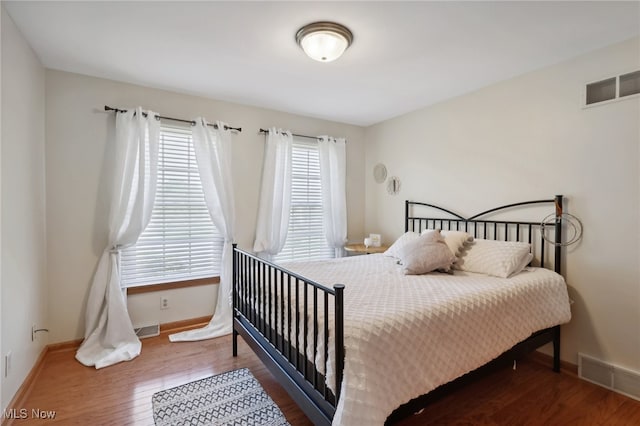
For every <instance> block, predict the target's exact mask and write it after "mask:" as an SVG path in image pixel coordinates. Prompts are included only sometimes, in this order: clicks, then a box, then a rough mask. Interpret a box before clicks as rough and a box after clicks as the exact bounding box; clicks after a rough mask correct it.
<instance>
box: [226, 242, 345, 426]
mask: <svg viewBox="0 0 640 426" xmlns="http://www.w3.org/2000/svg"><path fill="white" fill-rule="evenodd" d="M233 276H234V282H233V292H232V301H233V356H237V338H238V335H242V336H243V338H244V339H245V340H246V341H247V342H248V343H249V345H250V346H252V348H253V349H254V350H256V349H259V350H257V351H256V353H257V354H258V355H259V356H260V357H261V358H262V361H263V362H264V363H265V364H266V365H267V367H269V369H270V370H271V372H272V373H273V374H274V375H275V376H276V377H277V378H278V379H280V378H281V376H283V375H284V376H286V377H289V378H291V379H293V383H286V382H284V381H282V380H281V383H283V385H284V387H285V389H286V390H287V391H288V393H289V394H290V395H291V396H292V398H293V399H294V400H295V401H296V403H297V404H298V405H299V406H300V407H301V408H302V409H303V411H305V412H306V413H307V415H310V414H309V413H311V412H312V411H311V410H309V411H308V410H306V409H305V407H306V406H309V407H316V408H318V407H319V408H320V410H319V413H318V414H317V417H316V418H311V420H312V421H313V422H314V423H315V424H330V423H331V419H332V418H333V414H334V413H335V406H336V405H337V400H338V398H340V386H341V384H342V373H343V369H344V335H343V331H344V310H343V300H344V285H342V284H336V285H334V286H333V289H330V288H327V287H324V286H322V285H320V284H318V283H316V282H314V281H311V280H309V279H308V278H304V277H302V276H300V275H298V274H296V273H293V272H291V271H288V270H287V269H285V268H283V267H281V266H278V265H276V264H274V263H271V262H269V261H266V260H264V259H261V258H259V257H257V256H255V255H253V254H251V253H248V252H246V251H243V250H240V249H238V248H237V247H236V245H235V244H234V246H233ZM331 299H333V301H332V300H331ZM332 302H333V305H334V310H333V324H334V325H333V326H331V327H330V322H331V321H330V320H331V318H330V316H329V315H330V312H329V306H330V303H332ZM320 331H322V341H319V340H318V339H319V336H320ZM331 334H334V337H335V342H334V343H335V363H336V366H335V369H336V370H335V371H336V382H335V389H336V395H334V394H333V392H332V391H331V389H329V387H328V386H327V385H326V383H325V377H324V374H322V372H325V373H326V371H327V364H328V363H329V336H330V335H331ZM319 350H322V351H324V353H323V355H324V364H323V366H322V367H323V369H322V370H320V369H319V366H318V365H316V355H317V354H318V351H319ZM310 352H312V354H313V355H311V356H307V354H309V353H310ZM309 358H310V359H309ZM285 383H286V384H285ZM316 408H314V410H316Z"/></svg>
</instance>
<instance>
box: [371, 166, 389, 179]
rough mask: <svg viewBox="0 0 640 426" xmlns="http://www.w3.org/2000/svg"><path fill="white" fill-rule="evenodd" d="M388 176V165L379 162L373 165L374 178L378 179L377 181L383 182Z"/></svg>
mask: <svg viewBox="0 0 640 426" xmlns="http://www.w3.org/2000/svg"><path fill="white" fill-rule="evenodd" d="M386 178H387V167H386V166H385V165H384V164H382V163H378V164H376V165H375V166H373V179H374V180H375V181H376V183H382V182H384V181H385V179H386Z"/></svg>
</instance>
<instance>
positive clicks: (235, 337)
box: [233, 328, 238, 357]
mask: <svg viewBox="0 0 640 426" xmlns="http://www.w3.org/2000/svg"><path fill="white" fill-rule="evenodd" d="M233 356H234V357H235V356H238V332H237V331H236V329H235V328H234V329H233Z"/></svg>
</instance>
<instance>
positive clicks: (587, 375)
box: [578, 353, 640, 401]
mask: <svg viewBox="0 0 640 426" xmlns="http://www.w3.org/2000/svg"><path fill="white" fill-rule="evenodd" d="M578 376H579V377H580V378H581V379H583V380H586V381H588V382H591V383H595V384H596V385H600V386H602V387H605V388H607V389H610V390H612V391H615V392H618V393H621V394H623V395H626V396H628V397H630V398H633V399H637V400H638V401H640V373H638V372H636V371H631V370H628V369H626V368H622V367H618V366H617V365H613V364H608V363H606V362H604V361H600V360H599V359H596V358H593V357H590V356H589V355H585V354H583V353H578Z"/></svg>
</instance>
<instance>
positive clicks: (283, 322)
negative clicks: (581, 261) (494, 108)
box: [232, 196, 571, 426]
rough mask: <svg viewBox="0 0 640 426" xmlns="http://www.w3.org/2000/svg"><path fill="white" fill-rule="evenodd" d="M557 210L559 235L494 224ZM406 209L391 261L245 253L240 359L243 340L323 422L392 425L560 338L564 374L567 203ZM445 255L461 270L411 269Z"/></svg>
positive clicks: (236, 320)
mask: <svg viewBox="0 0 640 426" xmlns="http://www.w3.org/2000/svg"><path fill="white" fill-rule="evenodd" d="M549 204H551V205H553V207H554V209H555V220H554V222H553V226H551V229H549V227H545V226H542V225H541V224H540V223H539V222H532V221H526V220H523V221H520V220H511V219H510V220H496V219H490V218H489V217H495V215H496V214H499V213H502V212H505V211H508V212H511V213H513V212H514V211H515V212H516V213H519V212H520V211H521V209H523V208H526V207H532V206H539V205H549ZM405 205H406V208H405V234H403V235H402V236H401V237H400V238H398V240H396V242H395V243H394V244H393V245H392V246H391V247H390V248H389V249H388V250H387V251H386V252H385V253H379V254H370V255H368V256H351V257H346V258H338V259H332V260H330V261H309V262H296V263H293V262H292V263H288V264H285V265H276V264H273V263H270V262H268V261H265V260H263V259H260V258H258V257H256V256H255V255H253V254H250V253H247V252H245V251H242V250H240V249H238V248H237V247H234V256H233V264H234V267H233V295H232V299H233V308H234V309H233V353H234V356H235V355H236V354H237V338H238V336H239V335H241V336H242V337H243V338H244V340H245V341H247V343H248V344H249V346H250V347H251V348H252V349H253V350H254V351H255V352H256V354H258V356H259V357H260V358H261V360H262V361H263V362H264V363H265V365H266V366H267V367H268V368H269V369H270V371H271V372H272V373H273V374H274V376H275V377H276V379H277V380H278V381H280V383H281V384H282V385H283V387H284V388H285V389H286V390H287V392H288V393H289V394H290V395H291V397H292V399H293V400H294V401H295V402H296V403H297V404H298V405H299V406H300V408H301V409H302V410H303V411H304V412H305V414H306V415H307V416H308V417H309V418H310V419H311V421H312V422H313V423H314V424H316V425H329V424H333V425H344V426H351V425H358V426H359V425H363V424H367V425H382V424H385V422H386V423H392V422H393V421H396V420H398V419H400V418H402V417H405V416H407V415H409V414H411V413H413V412H415V411H418V410H419V409H420V408H422V407H424V406H425V405H426V404H427V403H428V402H429V401H430V400H432V399H434V398H437V397H438V396H439V395H441V394H443V393H445V392H447V391H448V390H449V389H454V388H455V387H457V386H460V385H461V384H464V383H465V382H467V381H469V380H472V379H473V378H474V376H476V375H478V374H481V372H482V371H484V370H486V369H488V368H491V367H492V366H494V365H498V364H501V363H504V362H511V361H512V360H514V359H516V358H517V357H519V356H522V354H524V353H526V352H528V351H531V350H534V349H536V348H538V347H540V346H542V345H544V344H546V343H549V342H551V343H553V354H554V359H553V369H554V370H555V371H559V363H560V324H564V323H566V322H568V321H569V320H570V318H571V313H570V309H569V299H568V295H567V288H566V284H565V282H564V279H563V278H562V275H561V269H560V267H561V263H562V262H561V260H562V252H561V249H562V220H561V218H562V196H556V197H555V198H553V199H549V200H535V201H527V202H523V203H516V204H510V205H507V206H502V207H498V208H495V209H491V210H488V211H486V212H483V213H481V214H479V215H476V216H473V217H470V218H464V217H462V216H459V215H457V214H455V213H453V212H451V211H450V210H447V209H444V208H441V207H438V206H435V205H432V204H427V203H418V202H412V201H407V202H406V204H405ZM416 211H427V212H430V213H431V214H429V215H426V214H424V213H423V214H417V213H416ZM434 212H436V213H434ZM549 233H551V234H552V235H548V234H549ZM548 241H551V242H552V243H551V244H550V245H551V247H552V250H545V246H546V245H549V243H548ZM427 246H428V247H427ZM425 247H427V248H426V249H425V250H426V251H422V250H423V248H425ZM443 247H444V249H443ZM433 248H437V250H440V252H441V253H443V256H444V257H447V256H451V259H449V263H448V265H451V264H452V267H451V268H450V267H449V266H447V265H438V267H437V269H436V270H430V271H429V272H428V273H421V272H423V271H422V270H420V268H418V270H417V272H416V270H413V269H411V267H412V264H413V263H415V261H416V260H418V266H419V267H420V266H423V265H420V262H421V261H422V260H424V259H435V258H437V257H438V256H436V255H432V254H431V253H433V252H432V251H431V250H432V249H433ZM423 252H424V253H426V254H425V255H422V254H421V253H423ZM427 263H432V262H430V261H428V262H427ZM532 265H535V266H532ZM549 265H551V269H549ZM430 268H435V266H434V265H431V264H430V265H429V268H427V270H429V269H430Z"/></svg>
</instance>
